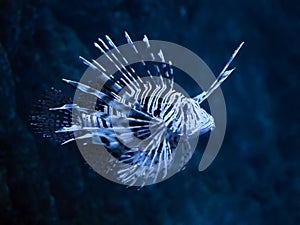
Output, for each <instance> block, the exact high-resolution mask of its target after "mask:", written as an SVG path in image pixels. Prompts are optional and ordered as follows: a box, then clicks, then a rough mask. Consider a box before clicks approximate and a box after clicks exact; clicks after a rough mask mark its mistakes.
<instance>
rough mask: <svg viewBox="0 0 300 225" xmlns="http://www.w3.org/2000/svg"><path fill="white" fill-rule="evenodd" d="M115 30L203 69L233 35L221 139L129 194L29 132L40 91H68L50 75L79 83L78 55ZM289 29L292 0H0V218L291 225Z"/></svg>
mask: <svg viewBox="0 0 300 225" xmlns="http://www.w3.org/2000/svg"><path fill="white" fill-rule="evenodd" d="M124 31H128V33H129V34H130V35H131V37H132V39H133V40H134V41H136V40H141V39H142V37H143V35H144V34H147V35H148V37H149V38H150V39H156V40H164V41H169V42H174V43H177V44H179V45H182V46H184V47H187V48H188V49H190V50H192V51H193V52H195V53H196V54H197V55H199V56H200V57H201V58H202V59H203V60H204V61H205V62H206V63H207V64H208V66H209V67H210V68H211V69H212V71H213V72H214V73H215V74H218V72H220V70H221V69H222V68H223V66H224V65H225V63H226V62H227V60H228V59H229V57H230V55H231V53H232V51H233V50H234V49H235V48H236V47H237V46H238V44H239V43H240V42H241V41H245V45H244V47H243V48H242V49H241V51H240V53H239V54H238V56H237V58H236V59H235V61H234V63H233V66H236V67H237V69H236V71H235V72H234V74H233V75H232V76H231V77H230V78H229V79H228V81H226V82H225V83H224V84H223V85H222V91H223V94H224V96H225V100H226V107H227V131H226V135H225V139H224V143H223V145H222V148H221V150H220V152H219V154H218V156H217V158H216V160H215V161H214V162H213V163H212V165H211V166H210V167H209V168H208V169H207V170H205V171H204V172H201V173H200V172H199V171H198V164H199V161H200V159H201V156H202V153H203V150H204V148H205V146H206V142H207V139H208V136H209V134H208V135H204V136H203V137H202V136H201V137H200V139H199V144H198V148H197V149H196V151H195V154H194V155H193V158H192V160H191V161H190V162H189V163H188V164H187V166H186V169H185V170H184V171H181V172H180V173H178V174H176V175H175V176H173V177H171V178H170V179H168V180H166V181H164V182H162V183H158V184H155V185H152V186H146V187H144V188H142V189H141V190H137V188H136V187H132V188H126V187H125V186H123V185H119V184H116V183H113V182H111V181H109V180H106V179H105V178H103V177H101V176H100V175H98V174H97V173H96V172H94V171H93V170H92V169H91V168H90V167H89V166H88V165H87V164H86V163H85V161H84V160H83V158H82V156H81V154H80V152H79V151H78V149H77V146H76V143H70V144H68V145H66V146H60V145H58V144H55V143H54V142H51V141H48V140H45V139H43V138H42V137H40V136H38V135H34V134H33V132H32V130H31V128H30V127H29V124H28V118H29V115H30V110H31V108H32V106H33V105H34V104H35V102H36V101H37V100H38V99H39V97H40V96H41V95H42V94H43V93H44V91H45V90H48V89H50V88H51V87H53V86H54V87H56V88H57V89H61V90H62V91H63V92H65V93H67V94H68V93H69V94H72V88H70V87H69V86H68V85H66V84H64V83H63V82H62V81H61V80H62V78H68V79H73V80H79V79H80V77H81V76H82V74H83V72H84V71H85V69H86V66H84V65H83V64H82V63H81V62H80V61H79V60H78V56H79V55H82V56H84V57H86V58H88V59H90V58H97V57H98V56H100V52H98V51H97V49H95V48H94V46H93V42H94V41H95V40H97V38H98V37H104V35H105V34H108V35H110V37H111V38H112V39H113V40H115V42H116V43H118V44H119V45H120V44H124V43H125V38H124ZM299 34H300V4H299V2H298V1H283V0H281V1H280V0H273V1H271V0H261V1H258V0H256V1H215V0H212V1H208V0H205V1H201V0H200V1H199V0H185V1H179V0H164V1H163V0H159V1H153V0H143V1H140V0H97V1H96V0H89V1H88V0H87V1H79V0H74V1H58V0H52V1H50V0H48V1H42V0H36V1H33V0H31V1H30V0H28V1H26V0H23V1H17V0H15V1H4V0H0V76H1V78H0V102H1V110H0V144H1V145H0V224H1V225H14V224H18V225H23V224H24V225H25V224H26V225H27V224H30V225H35V224H39V225H40V224H41V225H42V224H45V225H48V224H53V225H69V224H70V225H71V224H72V225H83V224H87V225H96V224H97V225H98V224H105V225H112V224H114V225H129V224H130V225H135V224H143V225H148V224H149V225H150V224H151V225H153V224H155V225H160V224H161V225H221V224H222V225H235V224H236V225H247V224H251V225H253V224H256V225H268V224H270V225H271V224H272V225H277V224H278V225H282V224H284V225H297V224H300V176H299V174H300V136H299V132H300V126H299V119H300V113H299V111H298V110H300V104H299V102H300V101H299V90H300V85H299V81H300V79H299V76H300V74H299V71H300V41H299ZM175 76H176V74H175ZM179 81H180V79H179ZM179 83H180V82H179ZM185 85H186V86H187V88H188V83H185ZM189 92H190V93H189V94H190V95H196V94H199V89H191V88H190V89H189ZM70 96H71V95H70Z"/></svg>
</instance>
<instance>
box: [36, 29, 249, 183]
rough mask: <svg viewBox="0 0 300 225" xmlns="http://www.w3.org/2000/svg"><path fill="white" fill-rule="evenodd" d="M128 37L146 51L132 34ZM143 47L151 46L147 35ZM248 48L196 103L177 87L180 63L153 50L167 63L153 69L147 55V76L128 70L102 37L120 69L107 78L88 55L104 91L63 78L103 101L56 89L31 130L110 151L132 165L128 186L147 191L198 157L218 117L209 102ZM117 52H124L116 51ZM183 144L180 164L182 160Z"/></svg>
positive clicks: (126, 169)
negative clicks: (193, 144)
mask: <svg viewBox="0 0 300 225" xmlns="http://www.w3.org/2000/svg"><path fill="white" fill-rule="evenodd" d="M125 37H126V39H127V42H128V44H129V45H131V47H132V48H133V49H134V51H135V53H136V54H139V52H138V49H137V48H136V46H135V44H134V42H132V40H131V38H130V37H129V35H128V34H127V33H126V32H125ZM143 42H144V43H145V45H146V46H147V47H150V42H149V40H148V38H147V37H146V36H144V39H143ZM242 45H243V43H242V44H241V45H240V46H239V47H238V49H237V50H236V51H235V52H234V54H233V55H232V57H231V58H230V60H229V61H228V63H227V64H226V65H225V67H224V69H223V70H222V72H221V73H220V74H219V76H218V77H217V79H216V81H215V82H214V83H213V84H212V85H211V87H210V88H209V89H208V90H207V91H204V92H203V93H201V94H199V95H198V96H196V97H194V98H191V97H189V96H187V95H185V94H183V93H182V92H180V91H179V90H178V88H176V84H175V82H174V74H173V68H172V62H170V61H168V62H166V60H165V57H164V54H163V52H162V51H161V50H160V51H159V52H158V54H156V55H155V54H154V53H150V54H152V55H151V57H152V58H160V59H161V62H162V63H160V64H158V63H154V64H151V65H150V66H151V67H150V66H149V65H148V63H147V62H145V61H144V60H143V59H142V58H141V60H140V65H141V67H142V68H143V71H144V75H141V74H139V73H138V72H137V71H136V70H135V69H134V67H133V65H127V64H128V62H127V60H126V57H124V55H123V54H122V53H121V52H120V51H119V50H118V48H117V47H116V45H115V44H114V42H113V41H112V40H111V39H110V38H109V37H108V36H106V41H103V40H102V39H99V42H97V43H95V46H96V47H97V48H98V49H99V50H100V51H101V52H102V53H103V54H104V56H105V57H106V59H107V60H108V61H110V62H112V63H113V65H114V66H115V67H116V68H117V70H118V73H119V77H118V78H117V77H116V76H115V75H113V74H107V72H106V69H105V67H104V66H103V65H100V64H99V63H98V62H97V61H96V60H92V61H88V60H86V59H85V58H83V57H80V59H81V60H82V61H83V62H84V63H85V64H86V65H87V66H89V68H91V69H93V70H95V71H97V72H98V74H99V78H100V79H101V80H102V81H104V82H103V87H102V88H101V89H97V88H95V87H93V85H90V84H86V83H81V82H77V81H72V80H67V79H63V81H65V82H66V83H68V84H70V85H72V86H74V87H75V88H77V90H79V91H80V92H82V93H83V94H85V95H91V96H94V97H96V99H97V101H96V104H95V107H92V108H90V107H86V106H81V105H78V104H76V103H74V102H72V100H71V99H70V98H68V97H66V96H65V95H63V94H62V92H61V91H58V90H56V89H52V90H50V91H49V92H47V93H46V94H45V95H44V97H43V98H42V99H41V100H40V101H39V102H38V104H37V105H36V106H35V109H34V110H33V113H32V115H31V125H32V127H33V128H34V129H35V131H36V132H38V133H41V134H43V136H44V137H46V138H51V139H54V140H55V141H58V142H59V143H61V144H66V143H68V142H71V141H78V140H80V141H83V143H84V144H87V143H88V142H89V143H92V144H93V145H96V146H97V145H99V146H100V145H101V146H104V147H105V150H104V151H107V152H108V153H109V154H110V155H111V157H112V158H113V159H114V161H115V162H118V163H120V164H122V165H124V166H123V167H120V168H119V169H118V171H117V173H116V174H117V175H116V176H117V178H116V179H117V180H119V182H120V183H122V184H126V185H129V186H131V185H138V186H144V185H148V184H153V183H156V182H158V181H161V180H164V179H166V178H167V177H168V175H169V171H170V170H171V169H172V167H173V165H174V164H175V163H176V164H177V167H176V168H177V169H176V172H177V171H179V170H180V169H182V168H183V167H184V165H185V164H186V163H187V162H188V161H189V159H190V158H191V156H192V151H191V148H190V139H191V138H194V137H197V136H199V135H201V134H203V133H206V132H209V131H211V130H212V129H214V127H215V123H214V119H213V117H212V116H211V115H210V114H209V113H207V112H206V111H205V110H204V109H203V108H201V103H202V102H203V101H204V100H205V99H207V97H208V96H209V95H210V94H211V93H212V92H213V91H214V90H215V89H216V88H217V87H219V85H220V84H221V83H222V82H223V81H224V80H225V79H226V78H227V77H228V76H229V75H230V74H231V73H232V71H233V70H234V69H229V70H228V69H227V68H228V66H229V64H230V63H231V61H232V60H233V58H234V57H235V55H236V54H237V52H238V51H239V49H240V48H241V46H242ZM111 49H114V50H116V51H115V52H116V53H111V52H110V54H109V53H108V51H110V50H111ZM57 102H59V103H57ZM179 146H180V157H179V160H178V157H175V155H176V151H177V149H178V147H179ZM112 167H114V166H112ZM138 180H139V182H138ZM140 180H142V181H140Z"/></svg>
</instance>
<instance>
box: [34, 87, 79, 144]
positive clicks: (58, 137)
mask: <svg viewBox="0 0 300 225" xmlns="http://www.w3.org/2000/svg"><path fill="white" fill-rule="evenodd" d="M70 103H72V100H71V98H70V97H68V96H66V95H64V94H63V93H62V92H61V91H60V90H56V89H54V88H52V89H51V90H49V91H47V92H46V93H45V94H44V95H43V96H42V98H41V99H40V100H38V102H37V104H36V105H35V106H34V107H33V109H32V111H31V114H30V118H29V120H30V125H31V127H32V129H33V131H34V132H35V133H37V134H41V135H42V136H43V137H44V138H49V139H51V140H54V141H56V142H58V143H64V142H65V141H67V140H70V139H72V138H73V137H74V136H73V133H72V132H56V131H58V130H59V129H61V128H63V127H70V126H72V110H65V109H58V110H51V108H57V107H61V106H62V105H65V104H70Z"/></svg>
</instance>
